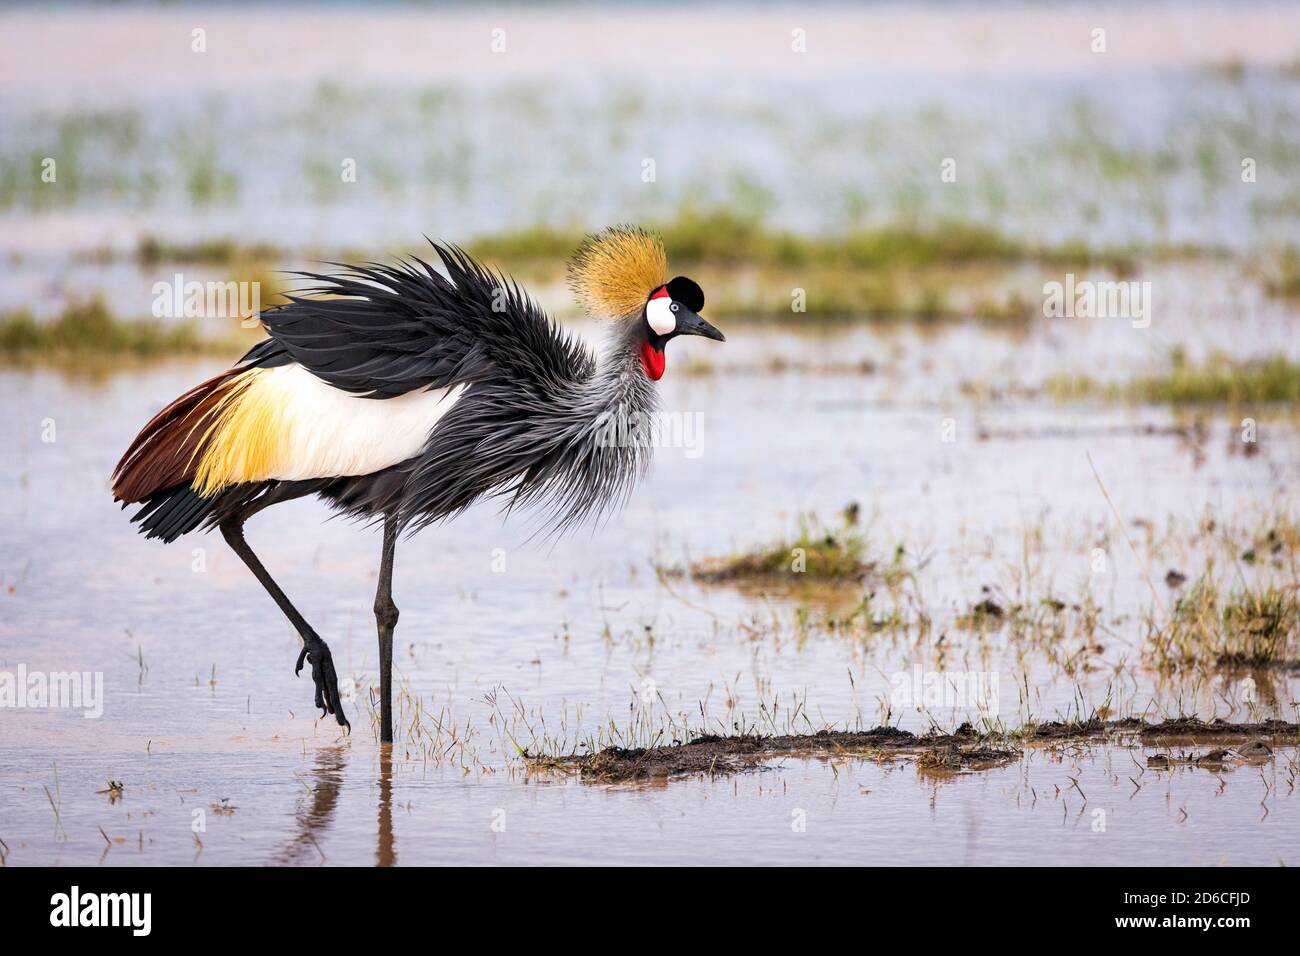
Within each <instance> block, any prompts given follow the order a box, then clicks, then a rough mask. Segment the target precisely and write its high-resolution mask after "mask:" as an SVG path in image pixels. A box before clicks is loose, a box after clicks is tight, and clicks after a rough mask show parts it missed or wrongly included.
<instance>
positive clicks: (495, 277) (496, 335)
mask: <svg viewBox="0 0 1300 956" xmlns="http://www.w3.org/2000/svg"><path fill="white" fill-rule="evenodd" d="M433 249H434V251H435V252H436V253H437V255H438V258H439V260H440V261H441V263H442V266H443V268H444V269H445V270H446V272H447V275H446V276H444V275H442V274H441V273H440V272H438V271H437V270H436V269H434V268H433V267H432V266H431V265H429V263H427V262H425V261H424V260H422V259H419V258H413V259H412V260H411V261H409V262H403V263H399V264H396V265H384V264H380V263H373V262H372V263H367V264H366V265H364V266H346V265H344V266H342V268H344V269H345V270H346V271H345V272H342V273H339V274H336V275H321V274H318V273H311V272H303V273H296V274H297V275H299V276H300V277H302V278H305V279H308V280H310V281H311V282H313V283H314V285H312V286H310V287H308V288H306V289H303V290H300V291H299V292H298V293H296V294H294V295H290V296H288V299H289V303H288V304H287V305H284V306H280V307H278V308H275V309H270V310H267V312H266V313H264V315H263V318H262V321H263V324H264V325H265V326H266V329H267V332H268V333H269V334H270V335H271V337H272V338H273V339H274V340H275V342H276V343H278V345H279V346H280V347H282V348H283V350H284V353H285V354H286V355H287V360H292V361H294V362H297V363H299V364H301V365H303V366H304V367H306V368H307V369H309V370H310V371H311V372H313V373H314V374H316V375H317V376H319V377H320V378H321V379H323V380H324V381H326V382H328V383H329V384H331V385H333V386H335V387H336V388H340V389H343V390H345V391H349V392H353V393H356V394H360V395H366V396H369V397H373V398H392V397H393V396H396V395H402V394H405V393H406V392H410V391H413V390H415V389H418V388H444V387H446V386H449V385H456V384H460V383H472V382H481V381H487V380H490V379H493V378H496V377H498V376H502V377H505V378H507V379H511V380H514V381H515V382H517V383H518V384H519V385H520V386H521V387H522V388H524V389H526V390H531V389H536V390H538V391H539V392H540V393H542V394H545V393H546V392H548V391H550V390H551V389H554V388H556V387H563V386H566V385H567V386H571V385H572V383H573V382H574V381H577V380H581V379H584V378H586V377H587V376H588V375H590V374H591V371H592V368H593V365H594V362H593V359H592V357H591V355H590V354H589V353H588V352H587V351H586V350H585V349H584V348H583V347H582V346H581V345H579V344H578V343H577V342H575V341H574V340H573V339H571V338H570V337H569V336H568V335H566V334H564V333H563V332H562V331H561V330H560V329H559V328H557V327H556V325H555V324H554V323H553V322H552V321H551V320H550V319H549V318H548V317H547V316H546V314H545V313H544V312H542V310H541V309H540V308H538V306H537V305H536V304H535V303H534V302H533V301H532V300H531V299H530V298H529V297H528V296H527V294H526V293H524V292H523V291H522V290H521V289H520V288H519V287H518V285H516V284H515V283H514V282H513V281H511V280H509V279H507V278H505V277H504V276H502V275H500V274H499V273H497V272H494V271H492V270H490V269H487V268H485V267H484V266H482V265H480V264H479V263H477V262H475V261H474V260H473V259H471V258H470V257H469V256H468V255H467V254H465V253H464V252H463V251H462V250H460V249H459V248H456V247H454V246H444V245H440V244H438V243H433ZM321 296H324V298H322V297H321ZM255 351H256V350H255ZM250 355H251V353H250ZM260 358H262V359H263V360H266V359H272V360H273V358H274V357H273V355H272V354H271V353H268V354H266V355H264V356H261V357H260ZM256 364H265V361H261V362H257V363H256Z"/></svg>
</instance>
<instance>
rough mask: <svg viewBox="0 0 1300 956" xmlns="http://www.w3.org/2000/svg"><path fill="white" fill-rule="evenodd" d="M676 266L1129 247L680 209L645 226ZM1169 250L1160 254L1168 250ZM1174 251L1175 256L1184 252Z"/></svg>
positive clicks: (896, 260) (1016, 255)
mask: <svg viewBox="0 0 1300 956" xmlns="http://www.w3.org/2000/svg"><path fill="white" fill-rule="evenodd" d="M649 225H651V226H653V228H655V229H656V230H657V231H658V232H659V233H660V235H662V236H663V239H664V243H665V245H666V246H667V247H668V249H669V252H670V254H671V256H672V260H673V262H674V263H675V264H678V265H680V264H700V263H712V264H722V265H732V266H735V265H742V264H745V265H756V266H768V267H773V266H776V267H800V268H802V267H806V266H813V265H833V266H839V267H848V268H882V267H887V266H940V265H948V266H951V265H967V264H971V263H1003V264H1013V263H1014V264H1019V263H1025V262H1041V263H1052V264H1058V263H1061V264H1063V263H1070V264H1075V265H1109V266H1112V267H1116V268H1128V267H1130V266H1131V264H1132V262H1133V259H1134V257H1135V256H1134V252H1133V251H1132V250H1127V249H1100V248H1093V247H1090V246H1088V245H1086V244H1085V243H1082V242H1072V243H1065V244H1061V245H1057V246H1040V245H1032V244H1028V243H1024V242H1021V241H1018V240H1015V239H1012V238H1011V237H1009V236H1007V235H1005V234H1003V233H1001V232H998V231H997V230H995V229H992V228H990V227H988V226H983V225H978V224H972V223H966V222H949V223H938V224H935V225H932V226H925V227H920V226H908V225H884V226H878V227H873V228H868V227H859V228H857V229H854V230H851V231H847V232H843V233H840V234H837V235H827V236H808V235H803V234H800V233H794V232H790V231H788V230H783V229H776V228H773V227H770V226H768V225H766V224H765V223H764V222H763V220H762V219H761V218H760V217H756V216H744V215H736V214H735V213H732V212H730V211H727V210H705V211H699V210H694V209H685V210H683V211H681V212H679V213H678V215H677V216H676V217H675V218H673V219H670V220H664V221H660V222H655V223H650V224H649ZM582 235H583V234H582V232H581V231H580V230H576V229H556V228H554V227H550V226H534V227H531V228H527V229H521V230H517V231H514V232H505V233H501V234H499V235H495V236H484V237H481V238H479V239H477V240H475V241H474V242H472V243H470V244H469V247H468V248H469V250H470V251H471V252H473V253H475V254H476V255H481V256H484V257H486V258H490V259H494V260H498V261H500V262H503V263H506V264H513V263H519V262H529V261H536V260H539V259H552V260H557V261H562V260H564V259H565V258H567V257H568V255H569V254H570V253H571V252H572V251H573V249H574V248H575V247H576V245H577V244H578V242H580V241H581V239H582ZM1172 252H1173V251H1172V250H1167V251H1165V253H1164V254H1172ZM1189 252H1190V251H1189V250H1180V251H1179V254H1188V253H1189Z"/></svg>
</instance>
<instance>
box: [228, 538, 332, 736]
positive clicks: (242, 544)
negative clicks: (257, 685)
mask: <svg viewBox="0 0 1300 956" xmlns="http://www.w3.org/2000/svg"><path fill="white" fill-rule="evenodd" d="M221 534H222V536H223V537H224V538H225V539H226V543H227V544H229V545H230V547H231V549H232V550H233V551H234V552H235V554H237V555H239V557H240V560H242V561H243V562H244V564H246V565H248V570H250V571H252V572H253V575H254V576H255V577H256V578H257V580H258V581H260V582H262V587H264V588H266V593H267V594H269V595H271V598H272V600H274V601H275V603H276V604H278V605H279V606H280V610H281V611H283V612H284V616H285V617H287V618H288V619H289V623H290V624H292V625H293V626H294V629H295V630H296V631H297V632H298V636H299V637H301V638H302V653H301V654H299V655H298V666H297V667H296V668H295V669H294V673H295V674H300V673H302V664H303V661H304V660H309V661H311V679H312V680H313V681H314V682H315V684H316V706H317V707H319V708H320V709H321V716H322V717H324V716H325V715H326V714H333V715H334V717H335V718H336V719H337V720H338V722H339V724H340V726H343V727H347V728H348V730H351V729H352V725H351V724H349V723H348V718H347V717H346V716H345V715H344V713H343V702H342V701H341V700H340V699H339V680H338V675H337V674H335V672H334V659H333V657H331V656H330V649H329V647H328V646H327V645H326V643H325V642H324V641H323V640H321V638H320V635H319V634H317V633H316V632H315V631H314V630H312V628H311V625H310V624H308V623H307V621H306V620H305V619H304V618H303V616H302V615H301V614H299V613H298V609H297V608H296V607H294V606H293V604H292V603H290V601H289V598H288V597H287V596H286V595H285V593H284V592H283V591H281V590H280V586H279V585H278V584H276V583H275V581H274V580H273V579H272V577H271V575H270V574H269V573H267V570H266V568H265V566H263V564H262V562H261V560H260V559H259V558H258V557H257V555H256V554H254V553H253V549H252V548H250V547H249V546H248V542H247V541H245V540H244V516H243V515H240V516H236V517H231V518H226V519H225V520H224V521H222V522H221Z"/></svg>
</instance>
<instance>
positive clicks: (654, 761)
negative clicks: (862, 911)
mask: <svg viewBox="0 0 1300 956" xmlns="http://www.w3.org/2000/svg"><path fill="white" fill-rule="evenodd" d="M1115 737H1130V738H1132V737H1137V738H1138V739H1140V740H1141V741H1142V742H1143V743H1146V744H1150V743H1174V742H1178V741H1180V740H1181V741H1185V742H1202V741H1232V740H1239V741H1250V742H1251V743H1250V744H1249V745H1248V746H1247V747H1246V748H1239V749H1240V752H1242V753H1244V752H1245V751H1246V750H1250V751H1251V752H1252V755H1253V754H1256V753H1258V754H1263V753H1265V752H1266V751H1268V749H1269V748H1268V747H1267V745H1266V744H1265V743H1264V741H1274V742H1277V741H1281V742H1283V743H1286V742H1290V743H1300V724H1293V723H1287V722H1286V721H1282V720H1267V721H1263V722H1259V723H1243V724H1233V723H1227V722H1224V721H1219V720H1214V721H1210V722H1208V723H1207V722H1205V721H1201V720H1197V719H1195V718H1178V719H1175V720H1166V721H1163V722H1161V723H1158V724H1149V723H1147V722H1146V721H1144V720H1141V719H1138V718H1134V717H1128V718H1124V719H1121V720H1111V721H1103V720H1098V719H1093V720H1087V721H1078V722H1073V723H1059V722H1048V723H1043V724H1037V725H1032V726H1030V727H1027V728H1025V729H1023V730H1021V731H1019V732H1017V733H1013V734H992V735H981V734H980V733H979V732H978V731H977V730H975V729H974V728H973V727H972V726H971V725H970V724H962V725H961V726H960V727H958V728H957V730H956V731H954V732H953V733H951V734H937V733H935V734H926V735H924V736H917V735H916V734H913V733H911V732H910V731H906V730H901V729H899V728H897V727H877V728H875V729H874V730H866V731H843V730H822V731H818V732H817V733H815V734H786V735H779V736H772V737H765V736H761V735H757V734H741V735H737V736H727V737H721V736H717V735H713V734H706V735H703V736H700V737H696V738H694V739H693V740H690V741H688V742H686V743H679V744H671V745H667V746H661V747H635V748H625V747H606V748H605V749H604V750H601V751H600V752H598V753H594V754H582V755H579V754H574V755H571V756H565V757H528V758H527V759H528V761H529V763H530V764H531V765H533V766H535V767H541V768H551V769H558V770H569V771H577V772H578V773H580V774H581V775H582V777H583V779H585V780H591V781H595V782H606V783H619V782H624V781H633V780H652V779H666V778H670V777H679V776H689V775H695V774H709V775H713V774H731V773H740V772H743V771H748V770H756V769H759V768H761V767H762V765H763V762H764V761H766V760H770V759H773V758H779V757H845V756H852V757H861V758H866V759H874V760H880V759H890V758H893V757H911V758H914V759H915V761H916V765H917V767H918V769H920V770H923V771H927V772H931V773H935V772H937V773H960V772H964V771H980V770H989V769H992V768H995V767H1003V766H1006V765H1007V764H1009V763H1012V762H1014V761H1015V760H1017V759H1019V757H1020V755H1021V751H1020V750H1017V749H1015V747H1013V746H1011V743H1012V742H1016V743H1029V744H1033V743H1042V744H1052V743H1064V742H1069V741H1087V740H1097V739H1107V738H1115ZM1213 754H1214V752H1212V753H1211V754H1209V755H1206V756H1207V757H1209V758H1210V760H1209V761H1208V762H1210V763H1213V762H1214V760H1213Z"/></svg>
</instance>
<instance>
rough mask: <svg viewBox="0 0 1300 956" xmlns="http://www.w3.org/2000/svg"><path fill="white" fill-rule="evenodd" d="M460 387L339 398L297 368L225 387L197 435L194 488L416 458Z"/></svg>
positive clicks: (360, 469) (208, 489) (258, 371)
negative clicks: (201, 436) (201, 435)
mask: <svg viewBox="0 0 1300 956" xmlns="http://www.w3.org/2000/svg"><path fill="white" fill-rule="evenodd" d="M463 390H464V386H455V387H453V388H449V389H448V388H444V389H433V390H417V391H413V392H408V393H407V394H405V395H398V396H396V397H394V398H384V399H376V398H365V397H363V396H358V395H353V394H350V393H348V392H344V391H341V390H340V389H337V388H334V387H333V386H331V385H329V384H327V383H326V382H324V381H322V380H321V379H319V378H317V377H316V376H315V375H313V374H312V373H311V372H309V371H308V370H307V369H305V368H303V367H302V366H301V365H281V366H277V367H275V368H255V369H250V370H248V371H247V372H243V373H241V374H239V375H236V376H234V377H232V378H231V379H229V380H228V382H227V383H226V384H225V385H224V386H223V391H224V394H223V395H222V397H221V401H220V404H219V405H218V406H217V408H216V410H215V413H214V414H213V415H212V416H210V417H209V418H208V419H207V420H206V421H205V422H204V423H203V424H202V425H200V426H199V427H201V428H206V429H207V434H206V435H205V437H204V439H203V440H202V441H201V442H200V443H199V446H198V447H199V451H198V453H197V454H198V456H199V457H198V461H197V462H196V463H195V464H196V466H197V469H196V476H195V479H194V486H195V488H196V489H197V490H198V491H199V493H200V494H204V495H209V494H213V493H215V492H217V491H219V490H221V489H222V488H225V487H227V486H229V485H234V484H239V483H241V482H248V481H267V480H272V479H275V480H281V481H297V480H303V479H308V478H328V477H344V476H352V475H368V474H371V473H373V472H376V471H382V470H383V469H385V468H388V467H389V466H391V465H396V464H398V463H399V462H402V461H406V460H407V459H408V458H413V457H415V456H416V455H417V454H419V452H420V449H421V448H423V447H424V444H425V441H426V440H427V439H428V437H429V432H430V431H432V429H433V426H434V425H436V424H437V422H438V420H439V419H440V418H442V416H443V415H445V414H447V412H448V411H450V409H451V407H452V406H453V405H454V404H455V403H456V400H457V398H459V397H460V393H461V392H462V391H463Z"/></svg>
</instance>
